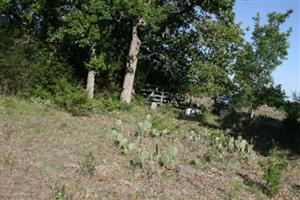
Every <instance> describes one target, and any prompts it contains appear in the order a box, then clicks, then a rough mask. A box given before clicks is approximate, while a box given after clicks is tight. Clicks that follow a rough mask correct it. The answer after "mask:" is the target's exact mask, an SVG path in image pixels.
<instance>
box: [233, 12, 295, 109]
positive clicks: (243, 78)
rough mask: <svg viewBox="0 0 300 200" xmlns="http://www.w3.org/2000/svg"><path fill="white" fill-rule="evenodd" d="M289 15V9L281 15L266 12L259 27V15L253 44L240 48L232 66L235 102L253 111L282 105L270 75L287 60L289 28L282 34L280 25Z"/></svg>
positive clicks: (282, 97) (278, 88) (282, 96)
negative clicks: (266, 104) (263, 107)
mask: <svg viewBox="0 0 300 200" xmlns="http://www.w3.org/2000/svg"><path fill="white" fill-rule="evenodd" d="M291 13H292V11H291V10H288V11H286V12H285V13H282V14H281V13H275V12H272V13H269V14H268V22H267V23H266V24H261V22H260V15H259V14H257V16H256V17H255V18H254V23H255V25H254V31H253V32H252V42H251V43H248V42H245V43H244V44H243V45H241V52H240V53H239V54H238V55H237V62H236V66H235V67H234V71H235V76H234V80H233V82H234V87H236V91H235V93H234V95H237V96H238V97H237V98H236V102H238V103H239V104H240V105H242V106H249V105H250V107H252V108H256V107H257V106H258V104H259V103H260V102H265V103H268V104H271V105H274V106H278V107H281V106H282V102H283V100H284V96H285V95H284V92H283V91H282V89H281V87H280V86H275V87H274V86H273V82H272V77H271V74H272V72H273V71H274V70H275V69H276V67H278V66H279V65H280V64H281V63H282V61H283V60H284V59H286V57H287V50H288V47H289V44H288V38H289V36H290V33H291V29H289V30H287V31H281V29H280V26H281V25H282V24H283V23H284V22H285V21H286V19H287V18H288V17H289V16H290V14H291ZM248 97H250V98H249V99H248V100H247V98H248ZM238 98H241V101H240V102H239V99H238Z"/></svg>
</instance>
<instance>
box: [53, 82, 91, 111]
mask: <svg viewBox="0 0 300 200" xmlns="http://www.w3.org/2000/svg"><path fill="white" fill-rule="evenodd" d="M53 91H54V97H53V98H54V103H55V104H56V105H58V106H59V107H62V108H64V109H65V110H67V111H69V112H70V113H72V114H73V115H75V116H80V115H86V114H88V112H90V111H91V110H92V107H91V102H90V100H89V98H88V96H87V93H86V91H85V90H84V89H83V88H82V87H80V86H74V85H73V84H71V83H70V82H69V81H68V80H67V79H65V78H62V79H60V80H58V81H57V83H56V85H55V86H54V88H53Z"/></svg>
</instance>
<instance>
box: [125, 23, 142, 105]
mask: <svg viewBox="0 0 300 200" xmlns="http://www.w3.org/2000/svg"><path fill="white" fill-rule="evenodd" d="M143 23H144V20H143V19H142V18H140V19H138V21H137V22H136V23H134V24H133V27H132V38H131V43H130V48H129V53H128V60H127V63H126V72H125V77H124V82H123V87H122V93H121V101H123V102H125V103H128V104H130V102H131V95H132V91H133V83H134V76H135V71H136V67H137V62H138V54H139V51H140V46H141V41H140V39H139V37H138V27H139V26H141V25H143Z"/></svg>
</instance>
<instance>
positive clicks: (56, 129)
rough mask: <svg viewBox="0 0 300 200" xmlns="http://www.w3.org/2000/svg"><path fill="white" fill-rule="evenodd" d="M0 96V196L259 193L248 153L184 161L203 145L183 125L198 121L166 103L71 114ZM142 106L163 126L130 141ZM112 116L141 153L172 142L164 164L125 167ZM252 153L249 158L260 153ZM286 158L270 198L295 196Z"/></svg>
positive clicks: (295, 177)
mask: <svg viewBox="0 0 300 200" xmlns="http://www.w3.org/2000/svg"><path fill="white" fill-rule="evenodd" d="M0 102H1V104H0V111H1V113H0V119H1V123H0V125H1V126H0V156H1V157H0V177H1V178H0V199H55V198H57V199H59V198H60V197H59V196H58V194H59V192H62V193H64V195H63V196H64V199H266V198H267V196H265V195H264V194H262V193H261V191H259V190H255V191H256V193H255V192H253V190H252V188H253V187H254V186H255V183H257V184H263V182H262V180H261V178H260V177H261V173H262V171H261V169H260V168H259V166H258V165H257V163H256V161H252V163H251V164H249V163H247V162H240V161H239V160H238V159H236V158H231V159H230V158H221V159H220V160H216V161H213V162H202V163H201V165H202V166H200V167H192V166H191V165H190V161H191V160H192V159H193V158H194V157H195V156H197V155H201V154H203V152H206V151H207V150H209V149H210V148H211V146H210V144H209V141H207V140H205V139H203V138H202V139H199V140H198V141H195V142H190V141H187V139H186V137H187V134H188V133H189V130H190V129H194V130H196V131H197V132H199V133H202V132H204V131H205V130H206V128H204V127H201V126H199V123H198V122H197V121H186V120H180V119H177V118H176V113H174V112H172V111H170V110H168V109H160V110H158V111H157V112H151V111H150V110H148V109H146V108H142V107H134V108H133V109H132V110H131V111H122V112H121V111H118V112H111V113H107V114H103V115H94V116H91V117H73V116H71V115H69V114H68V113H65V112H60V111H57V110H55V109H54V108H52V107H51V106H49V105H43V104H36V103H29V102H26V101H22V100H17V99H15V98H6V99H3V98H2V99H0ZM147 113H151V114H152V117H153V118H154V119H155V120H156V121H157V124H158V125H159V126H162V127H167V128H168V129H169V130H170V131H169V132H170V133H169V134H167V135H165V136H163V137H160V138H152V137H150V136H149V135H146V136H145V138H144V140H143V141H142V142H138V140H137V138H136V131H137V122H139V121H141V120H144V119H145V116H146V114H147ZM117 119H121V120H122V121H123V128H124V130H123V134H124V135H125V136H126V137H128V138H129V140H130V141H132V142H134V143H135V144H136V145H137V146H139V147H141V148H142V149H143V150H144V151H145V152H147V153H151V152H155V146H156V144H159V150H160V151H163V150H164V149H165V148H166V147H167V146H170V145H171V146H175V147H177V149H178V155H177V157H176V162H175V164H174V165H173V166H172V167H171V169H165V168H164V167H161V166H159V165H158V164H157V165H156V166H155V169H154V171H153V172H152V173H147V172H146V171H143V170H142V169H132V167H131V166H130V159H131V155H130V154H127V155H125V154H122V153H121V152H120V151H119V149H118V148H117V146H116V145H115V144H114V140H113V138H112V136H111V130H112V127H114V124H115V122H116V120H117ZM88 152H92V153H93V154H94V155H95V159H96V171H95V175H94V176H92V177H90V176H87V175H86V174H83V173H82V172H81V169H80V163H82V162H83V161H84V160H85V156H86V155H87V153H88ZM257 156H258V157H257V160H259V159H264V158H263V157H261V156H259V155H257ZM228 160H230V162H229V161H228ZM227 161H228V162H227ZM291 166H292V167H291V169H290V171H289V172H288V174H287V176H286V177H285V182H284V187H283V189H282V192H281V193H280V195H279V196H278V197H277V198H276V199H297V198H299V187H300V183H299V180H300V176H299V174H300V173H299V172H300V169H299V160H293V161H292V164H291ZM251 181H252V182H254V183H252V185H251V184H250V183H249V182H251ZM63 185H64V187H65V192H63V190H62V189H61V188H62V186H63ZM251 191H252V192H251Z"/></svg>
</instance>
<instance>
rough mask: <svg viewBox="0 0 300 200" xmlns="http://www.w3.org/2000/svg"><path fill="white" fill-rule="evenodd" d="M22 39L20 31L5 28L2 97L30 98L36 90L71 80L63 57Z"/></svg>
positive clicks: (0, 33)
mask: <svg viewBox="0 0 300 200" xmlns="http://www.w3.org/2000/svg"><path fill="white" fill-rule="evenodd" d="M21 37H22V35H21V33H20V31H19V30H11V29H8V28H4V27H1V30H0V66H1V67H0V93H7V94H11V95H15V94H22V93H24V92H26V93H27V95H28V94H29V93H30V92H33V90H32V89H37V88H43V89H44V90H50V89H51V87H52V86H53V85H54V84H55V82H56V81H57V80H58V79H60V78H61V77H67V76H71V74H72V72H71V68H70V66H69V65H67V64H66V61H65V60H64V59H63V58H62V57H61V56H59V55H58V54H56V53H53V51H51V50H50V49H49V48H48V47H47V46H46V45H44V44H42V43H40V42H37V41H36V40H34V39H32V40H30V41H29V42H28V43H24V42H22V39H20V38H21ZM39 92H41V90H39ZM34 93H35V95H36V92H34Z"/></svg>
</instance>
